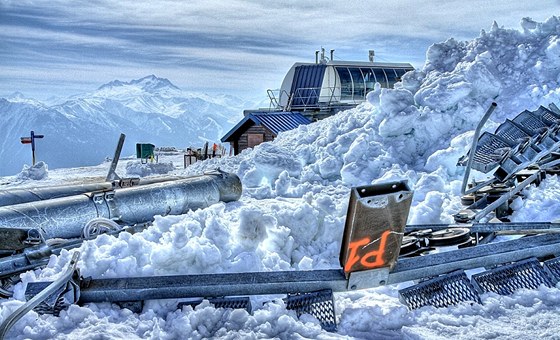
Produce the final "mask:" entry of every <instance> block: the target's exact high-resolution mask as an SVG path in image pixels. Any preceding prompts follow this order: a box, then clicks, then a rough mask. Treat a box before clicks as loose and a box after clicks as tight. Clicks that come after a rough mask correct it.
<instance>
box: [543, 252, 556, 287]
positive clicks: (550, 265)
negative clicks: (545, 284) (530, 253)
mask: <svg viewBox="0 0 560 340" xmlns="http://www.w3.org/2000/svg"><path fill="white" fill-rule="evenodd" d="M543 267H544V270H545V271H546V272H547V273H548V275H549V277H550V279H551V281H552V283H554V284H557V283H558V282H560V257H557V258H554V259H551V260H548V261H545V262H544V265H543Z"/></svg>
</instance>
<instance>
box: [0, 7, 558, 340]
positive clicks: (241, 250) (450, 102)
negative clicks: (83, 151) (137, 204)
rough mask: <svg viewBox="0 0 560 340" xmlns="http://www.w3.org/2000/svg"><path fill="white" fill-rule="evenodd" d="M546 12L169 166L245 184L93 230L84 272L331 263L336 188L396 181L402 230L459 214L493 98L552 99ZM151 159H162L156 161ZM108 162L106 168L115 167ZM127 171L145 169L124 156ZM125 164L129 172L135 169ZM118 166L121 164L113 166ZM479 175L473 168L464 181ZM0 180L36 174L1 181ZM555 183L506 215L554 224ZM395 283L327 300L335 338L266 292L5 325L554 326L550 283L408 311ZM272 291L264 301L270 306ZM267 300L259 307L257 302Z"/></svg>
mask: <svg viewBox="0 0 560 340" xmlns="http://www.w3.org/2000/svg"><path fill="white" fill-rule="evenodd" d="M559 32H560V18H558V17H551V18H550V19H548V20H547V21H546V22H543V23H537V22H533V21H532V20H530V19H523V21H522V24H521V30H511V29H503V28H500V27H499V26H498V25H497V24H496V23H494V24H493V25H492V27H491V28H490V30H489V31H484V30H483V31H482V32H481V34H480V36H479V37H478V38H476V39H473V40H472V41H456V40H454V39H449V40H447V41H445V42H442V43H437V44H434V45H432V46H431V47H430V49H429V50H428V51H427V61H426V64H425V66H424V68H423V69H422V70H416V71H413V72H410V73H408V74H406V75H405V76H404V77H403V81H402V83H401V84H399V86H398V87H397V88H396V89H393V90H388V89H380V88H377V89H376V90H375V91H373V92H372V93H370V94H369V95H368V102H367V103H364V104H362V105H360V106H359V107H357V108H355V109H352V110H348V111H345V112H341V113H339V114H337V115H335V116H332V117H330V118H327V119H325V120H322V121H320V122H317V123H314V124H310V125H305V126H301V127H299V128H297V129H295V130H292V131H289V132H286V133H282V134H280V135H279V136H278V138H277V139H276V140H275V141H274V142H271V143H264V144H261V145H259V146H257V147H255V148H254V149H252V150H245V151H243V152H242V153H241V154H240V155H238V156H236V157H226V158H221V159H218V158H216V159H212V160H208V161H204V162H198V163H195V164H194V165H192V166H190V167H188V168H187V169H181V168H178V167H177V164H182V162H180V161H179V162H177V161H174V162H173V164H175V169H174V170H173V171H171V172H170V174H173V175H190V174H199V173H201V172H203V171H205V170H209V169H214V168H217V167H219V168H221V169H222V170H224V171H229V172H233V173H236V174H237V175H238V176H239V177H240V178H241V180H242V183H243V187H244V190H243V195H242V197H241V199H240V200H239V201H238V202H231V203H228V204H224V203H219V204H215V205H213V206H210V207H208V208H206V209H202V210H197V211H190V212H188V213H187V214H184V215H181V216H167V217H161V216H156V218H155V222H154V224H153V226H151V227H149V228H147V229H146V230H144V231H142V232H139V233H135V234H129V233H121V234H120V235H118V236H108V235H101V236H99V237H98V238H96V239H94V240H91V241H88V242H85V243H84V245H83V246H82V247H81V248H80V249H79V250H80V251H81V254H82V256H81V259H80V261H79V267H80V270H81V273H82V275H83V276H92V277H94V278H102V277H103V278H105V277H127V276H128V277H130V276H149V275H173V274H197V273H223V272H232V273H233V272H244V271H275V270H306V269H326V268H338V267H339V263H338V255H339V250H340V244H341V238H342V230H343V227H344V221H345V217H346V210H347V204H348V194H349V188H350V187H351V186H356V185H366V184H371V183H377V182H382V181H388V180H397V179H398V180H403V179H404V180H408V181H409V184H410V186H411V187H412V188H413V189H414V198H413V203H412V207H411V212H410V215H409V220H408V223H410V224H421V223H451V222H452V221H453V220H452V217H451V215H452V214H453V213H456V212H457V211H458V210H459V209H460V208H461V203H460V198H459V197H460V187H461V181H462V169H461V168H458V167H457V166H456V162H457V159H458V158H459V157H460V156H462V155H464V154H465V153H466V151H467V149H468V147H469V145H470V142H471V140H472V136H473V130H474V128H475V127H476V125H477V124H478V121H479V120H480V118H481V117H482V115H483V114H484V112H485V111H486V109H487V108H488V106H489V105H490V103H491V102H493V101H495V102H497V103H498V107H497V109H496V111H495V113H494V114H493V115H492V116H491V118H490V121H489V122H488V123H487V125H486V126H485V128H486V129H491V128H495V126H496V124H498V123H500V122H502V121H504V120H505V119H506V118H512V117H514V116H515V115H516V114H518V113H519V112H521V111H523V110H525V109H529V110H534V109H536V108H537V107H538V106H539V105H545V106H546V105H548V104H549V103H551V102H554V103H559V102H560V100H559V99H560V85H559V82H560V67H559V65H560V54H559V47H558V46H559V39H558V34H559ZM160 161H163V162H164V163H165V162H167V160H163V159H162V160H160ZM124 167H125V165H120V167H119V169H118V170H117V171H125V169H124ZM130 168H131V169H141V172H142V173H144V172H143V171H144V170H145V169H144V168H143V167H141V166H138V165H137V164H136V165H134V164H133V165H131V166H130ZM107 169H108V163H105V164H102V165H100V166H97V167H88V168H83V169H54V170H49V172H48V177H47V178H44V179H42V180H41V184H45V185H47V184H60V183H63V182H67V181H76V180H78V179H79V178H80V177H88V180H92V179H93V178H94V177H96V176H97V177H98V178H103V177H104V175H105V174H106V171H107ZM134 171H136V170H134ZM121 173H122V172H121ZM475 175H476V176H483V175H482V174H478V173H477V174H475ZM0 183H2V186H1V187H0V188H2V189H4V188H11V187H24V186H34V185H36V184H37V183H36V181H34V180H30V179H24V178H21V177H20V178H16V176H12V177H4V178H2V179H1V180H0ZM559 202H560V181H559V180H558V177H557V176H549V177H547V178H546V179H545V180H544V181H543V182H542V183H541V185H540V186H539V187H531V188H529V189H527V190H526V191H525V198H524V199H523V200H519V199H518V200H517V201H516V202H515V203H514V204H513V206H514V208H515V211H514V213H513V215H512V221H519V222H521V221H532V222H534V221H553V220H558V219H559V218H560V206H559ZM69 259H70V253H69V252H63V253H62V254H61V255H60V256H58V257H57V256H52V257H51V259H50V262H49V265H48V266H47V267H46V268H44V269H42V270H36V271H29V272H27V273H24V274H22V275H21V278H22V283H19V284H17V285H16V287H15V295H14V298H12V299H8V300H4V301H2V303H1V305H0V317H1V318H5V317H6V316H7V315H9V314H10V313H11V312H13V311H14V310H15V309H16V308H17V307H18V306H20V305H21V304H22V303H23V302H22V301H23V299H24V297H23V292H24V286H25V284H26V283H28V282H34V281H39V280H53V279H54V278H56V276H57V275H58V273H60V272H61V270H62V269H63V268H64V267H65V265H66V264H67V262H68V261H69ZM398 289H399V286H386V287H380V288H377V289H370V290H362V291H356V292H348V293H337V294H335V304H336V314H337V319H338V324H339V328H338V332H337V333H328V332H325V331H323V330H322V329H321V328H320V326H319V325H318V324H317V320H315V319H314V318H312V317H310V316H304V317H302V318H300V319H299V320H298V319H297V318H296V317H295V313H293V312H291V311H287V310H286V308H285V305H284V304H283V302H282V301H281V299H279V297H278V296H276V297H274V296H273V297H267V299H263V298H253V302H265V303H264V305H262V306H261V305H260V303H254V305H255V306H256V308H255V309H256V310H255V311H254V312H253V313H252V314H249V313H247V312H246V311H243V310H223V309H215V308H213V307H212V306H210V305H208V304H207V303H203V304H202V305H200V306H198V307H196V308H195V309H192V308H191V307H184V308H183V309H181V310H177V309H176V305H177V301H176V300H165V301H149V302H148V303H147V304H146V305H145V307H144V309H143V311H142V312H141V313H139V314H135V313H132V312H131V311H129V310H127V309H121V308H119V307H118V306H116V305H111V304H109V303H99V304H89V305H86V306H71V307H70V309H69V310H68V311H64V312H62V313H61V315H60V317H54V316H49V315H42V316H39V315H37V314H36V313H35V312H30V313H29V314H27V315H26V316H25V317H24V318H23V319H22V320H20V321H19V322H18V323H17V324H16V325H15V326H14V327H13V329H12V331H11V333H10V336H11V337H13V338H18V339H24V338H26V339H27V338H29V339H45V338H53V339H62V338H126V339H134V338H151V339H176V338H194V339H197V338H209V337H213V338H227V339H231V338H253V339H255V338H283V339H284V338H320V339H331V338H345V337H349V338H365V339H378V338H408V339H423V338H430V339H432V338H433V339H444V338H445V339H449V338H453V339H472V338H521V339H523V338H554V337H557V336H558V334H559V332H560V326H559V325H560V322H559V321H560V303H559V302H560V290H559V288H558V287H556V288H545V287H541V288H540V289H538V290H533V291H529V290H522V291H519V292H516V293H515V294H513V295H512V296H506V297H504V296H498V295H494V294H487V295H485V296H483V297H482V304H481V305H478V304H474V305H470V304H460V305H458V306H451V307H447V308H439V309H436V308H433V307H424V308H421V309H418V310H415V311H409V310H407V308H406V307H405V306H404V305H402V304H401V303H400V302H399V301H398V293H397V291H398ZM268 298H270V300H268ZM266 301H269V302H266Z"/></svg>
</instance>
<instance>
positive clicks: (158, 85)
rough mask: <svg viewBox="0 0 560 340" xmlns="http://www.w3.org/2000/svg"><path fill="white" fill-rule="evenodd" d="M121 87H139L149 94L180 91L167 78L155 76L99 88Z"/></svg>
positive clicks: (115, 81) (118, 82)
mask: <svg viewBox="0 0 560 340" xmlns="http://www.w3.org/2000/svg"><path fill="white" fill-rule="evenodd" d="M121 86H137V87H139V88H141V89H143V90H144V91H147V92H155V91H158V90H161V89H165V88H170V89H174V90H179V88H178V87H177V86H175V85H173V83H171V82H170V81H169V80H168V79H166V78H159V77H157V76H155V75H153V74H151V75H149V76H146V77H144V78H140V79H134V80H131V81H129V82H122V81H120V80H113V81H112V82H109V83H107V84H104V85H102V86H101V87H99V90H103V89H110V88H115V87H121Z"/></svg>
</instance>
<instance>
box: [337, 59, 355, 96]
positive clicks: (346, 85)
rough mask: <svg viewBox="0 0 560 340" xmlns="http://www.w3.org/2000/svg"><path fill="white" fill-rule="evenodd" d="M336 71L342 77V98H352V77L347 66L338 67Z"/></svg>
mask: <svg viewBox="0 0 560 340" xmlns="http://www.w3.org/2000/svg"><path fill="white" fill-rule="evenodd" d="M336 71H337V72H338V76H339V78H340V100H351V99H352V90H353V89H352V77H351V76H350V72H349V71H348V68H347V67H337V68H336Z"/></svg>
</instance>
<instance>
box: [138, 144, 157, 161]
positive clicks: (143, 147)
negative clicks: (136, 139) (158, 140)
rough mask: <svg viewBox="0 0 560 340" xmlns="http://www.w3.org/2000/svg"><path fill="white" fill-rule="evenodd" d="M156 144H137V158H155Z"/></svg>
mask: <svg viewBox="0 0 560 340" xmlns="http://www.w3.org/2000/svg"><path fill="white" fill-rule="evenodd" d="M155 147H156V146H155V145H154V144H144V143H136V158H151V157H154V149H155Z"/></svg>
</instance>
